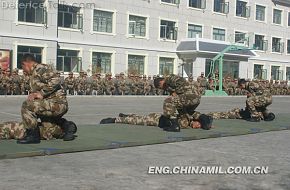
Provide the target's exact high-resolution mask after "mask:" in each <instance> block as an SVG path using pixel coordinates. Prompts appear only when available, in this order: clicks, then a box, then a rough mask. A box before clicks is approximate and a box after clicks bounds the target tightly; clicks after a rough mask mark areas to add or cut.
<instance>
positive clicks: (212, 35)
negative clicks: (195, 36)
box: [211, 26, 228, 42]
mask: <svg viewBox="0 0 290 190" xmlns="http://www.w3.org/2000/svg"><path fill="white" fill-rule="evenodd" d="M214 29H221V30H225V40H224V41H222V40H216V41H220V42H227V41H228V40H227V36H228V35H227V29H226V28H223V27H217V26H212V27H211V39H212V40H215V39H214V38H213V37H214V34H213V31H214Z"/></svg>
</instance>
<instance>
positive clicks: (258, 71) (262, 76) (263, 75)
mask: <svg viewBox="0 0 290 190" xmlns="http://www.w3.org/2000/svg"><path fill="white" fill-rule="evenodd" d="M263 67H264V66H263V65H256V64H254V79H259V80H266V79H267V70H266V69H263Z"/></svg>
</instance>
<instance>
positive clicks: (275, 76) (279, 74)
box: [271, 66, 283, 80]
mask: <svg viewBox="0 0 290 190" xmlns="http://www.w3.org/2000/svg"><path fill="white" fill-rule="evenodd" d="M271 79H272V80H283V71H282V70H280V66H271Z"/></svg>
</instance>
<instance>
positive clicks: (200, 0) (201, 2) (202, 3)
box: [188, 0, 206, 9]
mask: <svg viewBox="0 0 290 190" xmlns="http://www.w3.org/2000/svg"><path fill="white" fill-rule="evenodd" d="M188 4H189V7H192V8H197V9H205V8H206V0H189V3H188Z"/></svg>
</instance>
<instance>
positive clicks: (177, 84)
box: [163, 74, 201, 120]
mask: <svg viewBox="0 0 290 190" xmlns="http://www.w3.org/2000/svg"><path fill="white" fill-rule="evenodd" d="M164 86H165V88H164V90H167V91H168V92H169V93H170V96H169V97H168V98H166V99H165V101H164V104H163V115H164V116H166V117H168V118H170V119H174V118H177V114H176V111H178V113H179V114H178V115H179V117H188V120H191V119H194V120H198V119H199V116H200V113H199V112H196V111H195V109H196V108H197V106H198V105H199V104H200V98H201V95H200V93H199V91H198V89H194V88H192V87H191V86H190V85H189V83H188V81H186V80H185V79H184V78H182V77H179V76H177V75H173V74H172V75H168V76H167V77H165V82H164Z"/></svg>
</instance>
